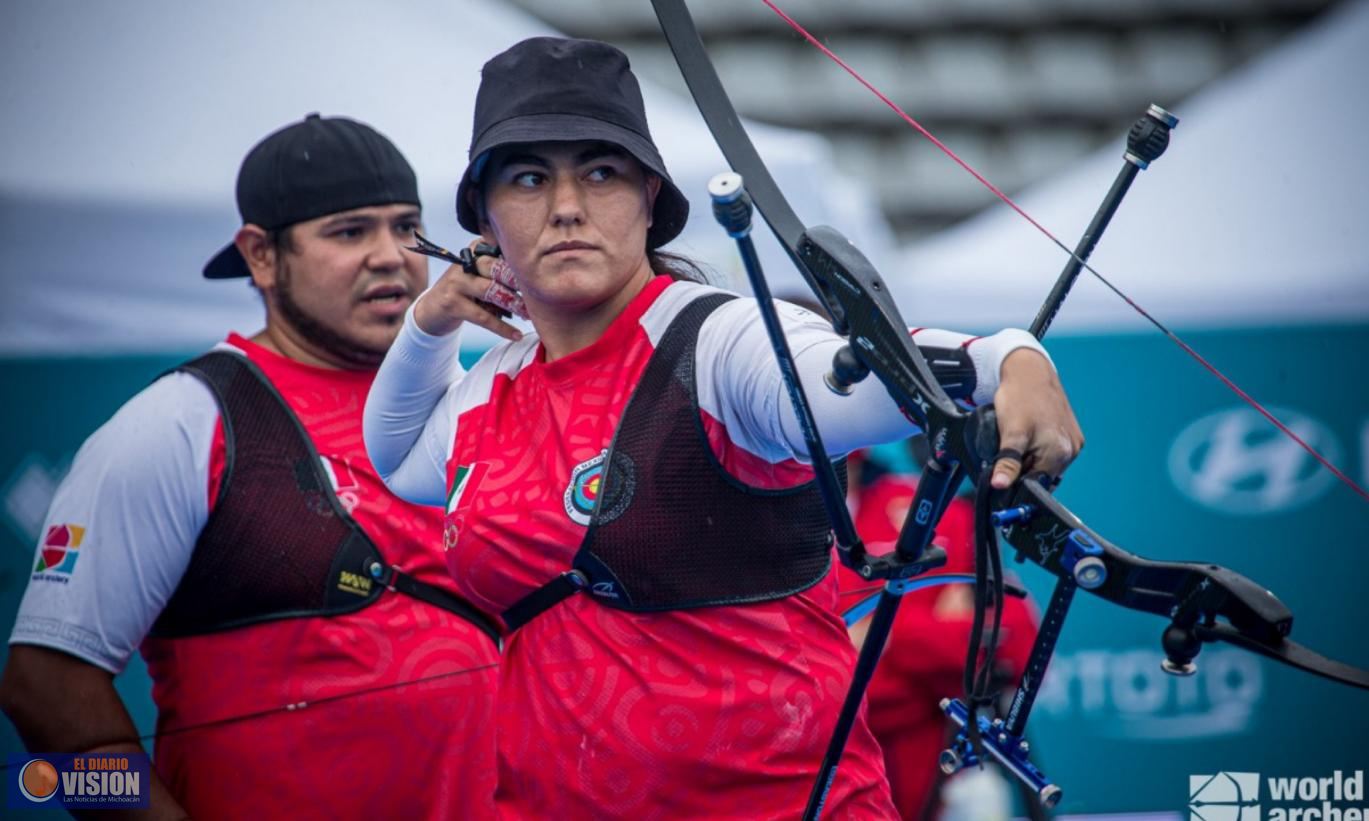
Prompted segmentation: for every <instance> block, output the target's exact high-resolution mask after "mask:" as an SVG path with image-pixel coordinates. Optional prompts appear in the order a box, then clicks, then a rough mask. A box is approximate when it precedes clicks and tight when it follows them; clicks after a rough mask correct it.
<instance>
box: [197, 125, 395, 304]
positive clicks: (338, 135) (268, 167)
mask: <svg viewBox="0 0 1369 821" xmlns="http://www.w3.org/2000/svg"><path fill="white" fill-rule="evenodd" d="M393 203H412V204H414V205H418V204H419V202H418V179H417V178H416V177H415V176H414V170H413V168H412V167H411V166H410V165H409V162H408V160H406V159H404V155H403V154H401V153H399V149H398V148H395V144H394V143H392V142H390V141H389V140H388V139H386V138H385V136H384V135H383V134H381V133H380V132H379V131H376V130H375V129H374V128H371V127H370V126H369V125H366V124H365V123H359V122H357V121H356V120H349V119H346V118H345V117H320V116H319V115H318V114H310V115H308V116H307V117H305V118H304V119H303V120H302V121H300V122H298V123H294V124H292V125H288V126H286V127H285V128H282V129H280V130H279V131H276V132H274V133H272V134H271V135H270V136H268V137H267V138H266V139H264V140H262V141H261V142H259V143H257V144H256V146H255V147H254V148H253V149H252V150H251V151H249V152H248V153H247V157H246V158H245V159H243V161H242V168H240V169H239V170H238V213H239V214H240V215H241V216H242V222H243V225H247V224H249V223H250V224H252V225H258V226H261V227H262V228H265V229H266V230H268V231H278V230H280V229H281V228H285V227H287V226H290V225H294V224H295V223H297V222H304V221H305V220H311V219H314V218H315V217H321V216H324V215H325V214H336V213H337V212H339V211H350V210H352V209H353V208H364V207H366V206H368V205H390V204H393ZM249 274H250V272H249V271H248V269H247V261H246V260H244V259H243V258H242V254H241V253H239V252H238V247H237V245H235V244H234V243H231V242H230V243H229V244H228V247H226V248H224V249H223V250H222V251H220V252H219V253H218V254H216V255H215V256H214V258H213V259H211V260H210V261H209V264H208V265H206V266H204V275H205V277H207V278H209V279H229V278H231V277H245V276H248V275H249Z"/></svg>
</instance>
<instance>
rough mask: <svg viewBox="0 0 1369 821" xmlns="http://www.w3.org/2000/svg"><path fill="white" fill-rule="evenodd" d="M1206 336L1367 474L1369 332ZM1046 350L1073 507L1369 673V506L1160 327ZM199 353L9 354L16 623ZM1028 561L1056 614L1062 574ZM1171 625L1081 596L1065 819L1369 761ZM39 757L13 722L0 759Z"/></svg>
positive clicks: (1324, 719) (1070, 685) (1302, 686)
mask: <svg viewBox="0 0 1369 821" xmlns="http://www.w3.org/2000/svg"><path fill="white" fill-rule="evenodd" d="M1189 336H1190V341H1191V342H1192V343H1193V344H1194V345H1195V347H1197V348H1198V349H1199V350H1201V351H1203V353H1204V355H1205V356H1207V357H1208V358H1209V359H1210V360H1212V362H1213V363H1214V364H1216V365H1217V366H1218V367H1221V368H1223V369H1225V370H1226V371H1227V373H1228V374H1229V375H1230V376H1231V377H1232V378H1233V379H1235V381H1236V382H1238V383H1239V384H1241V385H1242V386H1243V387H1244V388H1246V389H1247V390H1248V391H1250V392H1251V393H1252V394H1253V395H1254V396H1255V397H1256V398H1257V399H1259V400H1260V401H1261V402H1263V403H1265V404H1267V405H1269V406H1271V407H1273V408H1274V409H1276V413H1277V414H1278V415H1279V416H1280V417H1281V418H1282V419H1283V421H1284V422H1286V423H1287V424H1288V425H1289V426H1290V427H1291V428H1292V429H1293V430H1295V431H1297V432H1298V433H1299V435H1300V436H1303V437H1304V438H1306V439H1307V440H1308V441H1310V442H1311V443H1312V444H1313V445H1314V446H1315V447H1317V448H1318V449H1319V450H1321V451H1322V452H1323V453H1325V454H1326V455H1327V456H1328V457H1329V458H1331V459H1332V460H1333V461H1334V462H1335V463H1336V464H1338V465H1339V466H1340V467H1342V468H1343V469H1344V470H1346V472H1347V473H1349V474H1350V476H1351V477H1352V478H1354V479H1355V480H1356V481H1358V482H1360V483H1361V484H1364V483H1366V481H1367V480H1369V476H1366V474H1369V387H1367V386H1366V384H1365V382H1364V378H1363V377H1364V374H1365V373H1366V371H1365V370H1364V364H1363V363H1364V362H1365V360H1366V358H1369V326H1365V325H1357V326H1348V327H1331V328H1327V327H1317V328H1273V329H1238V330H1220V331H1217V330H1214V331H1204V332H1195V333H1192V334H1190V335H1189ZM1049 347H1050V349H1051V352H1052V355H1053V357H1054V358H1055V361H1056V364H1057V366H1058V368H1059V370H1060V373H1061V377H1062V379H1063V381H1064V383H1065V387H1066V389H1067V390H1068V391H1069V393H1070V396H1071V398H1072V400H1073V402H1074V405H1075V409H1076V411H1077V412H1078V415H1079V418H1080V422H1081V424H1082V425H1083V428H1084V431H1085V434H1086V436H1087V438H1088V444H1087V447H1086V449H1085V450H1084V453H1083V455H1082V456H1081V457H1080V459H1079V461H1078V462H1077V463H1076V464H1075V466H1074V467H1073V468H1072V469H1071V471H1070V473H1069V475H1068V477H1067V478H1066V481H1065V482H1064V484H1063V486H1062V487H1061V489H1060V491H1059V497H1060V498H1061V500H1062V501H1063V502H1064V503H1065V504H1066V505H1067V506H1068V507H1069V508H1070V509H1071V510H1073V511H1074V512H1075V513H1076V514H1077V515H1079V516H1080V518H1082V519H1083V520H1084V521H1085V522H1087V523H1088V524H1089V525H1090V526H1091V527H1093V528H1094V529H1095V530H1097V531H1099V532H1100V533H1102V534H1104V535H1105V536H1106V537H1107V538H1109V539H1110V540H1112V541H1113V542H1115V543H1116V544H1118V545H1120V546H1121V547H1124V548H1126V549H1127V550H1130V551H1132V552H1134V553H1138V554H1140V555H1143V556H1146V557H1149V558H1155V559H1168V560H1202V561H1208V562H1215V563H1217V564H1221V565H1224V566H1226V567H1229V568H1231V569H1233V570H1236V571H1238V572H1240V573H1242V574H1244V575H1246V576H1248V577H1250V578H1252V579H1254V580H1255V581H1257V582H1259V583H1261V584H1263V585H1265V586H1267V587H1268V588H1269V589H1270V590H1271V591H1272V592H1273V593H1274V594H1275V595H1276V596H1278V597H1279V598H1280V599H1281V600H1282V601H1283V602H1284V603H1285V604H1287V605H1288V607H1289V608H1290V609H1291V610H1292V611H1293V613H1294V614H1295V616H1296V618H1295V620H1294V627H1293V633H1292V637H1293V638H1294V639H1295V640H1297V641H1299V642H1301V643H1303V644H1305V645H1308V646H1310V647H1311V648H1313V649H1315V650H1317V651H1318V652H1321V653H1323V654H1325V655H1328V656H1331V657H1333V658H1336V659H1341V660H1345V661H1348V662H1350V663H1353V664H1358V665H1363V666H1369V633H1367V631H1366V630H1365V628H1364V627H1363V622H1362V621H1361V619H1362V614H1361V611H1360V610H1359V604H1360V603H1361V602H1363V601H1365V600H1369V502H1366V501H1365V500H1363V499H1361V498H1360V497H1358V496H1357V495H1356V494H1355V493H1354V492H1352V491H1351V490H1350V489H1348V488H1347V487H1345V486H1344V485H1342V484H1341V483H1339V482H1337V481H1336V480H1335V479H1334V478H1333V477H1331V476H1330V474H1329V473H1328V472H1327V471H1325V470H1324V469H1323V468H1321V467H1320V466H1318V465H1317V464H1316V463H1315V462H1314V461H1313V459H1312V458H1311V457H1310V456H1308V455H1307V454H1305V453H1304V452H1303V451H1302V450H1300V449H1299V448H1298V447H1297V445H1295V444H1293V443H1292V442H1290V441H1288V440H1287V439H1286V438H1285V437H1283V436H1282V435H1281V434H1279V433H1278V432H1277V431H1275V430H1274V428H1273V427H1272V426H1270V425H1269V424H1268V423H1267V422H1265V421H1264V420H1263V419H1262V418H1260V417H1259V416H1258V415H1257V414H1255V413H1254V412H1253V411H1251V410H1249V409H1248V408H1247V407H1246V406H1244V405H1243V404H1242V403H1241V402H1240V400H1239V399H1238V398H1237V397H1236V396H1235V395H1234V394H1232V393H1231V392H1230V391H1228V390H1227V389H1226V388H1224V387H1223V386H1222V385H1221V384H1220V383H1219V382H1218V381H1216V380H1215V379H1214V378H1212V377H1211V376H1210V375H1209V374H1208V373H1206V372H1205V371H1204V370H1203V369H1202V368H1201V367H1199V366H1198V365H1196V364H1195V363H1194V362H1193V361H1192V360H1190V359H1189V358H1188V357H1186V356H1185V355H1184V354H1183V353H1182V352H1181V351H1179V350H1178V349H1177V348H1175V347H1174V346H1173V345H1171V344H1170V343H1169V342H1168V341H1166V340H1165V339H1163V338H1160V337H1158V336H1150V335H1137V336H1130V335H1128V336H1092V337H1062V338H1059V339H1054V340H1051V341H1050V342H1049ZM182 358H184V357H179V356H160V357H141V358H119V359H100V358H89V359H9V360H0V387H2V388H3V391H4V395H5V396H7V397H9V401H8V402H6V403H5V406H4V410H3V430H4V431H5V436H4V439H3V441H0V520H3V524H0V631H3V632H4V633H5V635H8V633H9V630H10V628H11V626H12V624H13V620H14V614H15V611H16V609H17V607H18V604H19V600H20V597H21V596H22V594H23V590H24V586H25V584H26V583H27V581H28V579H29V578H30V576H31V575H32V574H33V572H34V566H35V561H36V559H35V554H34V548H35V544H36V542H37V538H38V530H39V528H40V527H41V525H42V521H43V516H44V513H45V510H46V505H47V500H48V499H49V498H50V497H51V495H52V492H53V489H54V487H55V485H56V483H57V482H58V481H59V480H60V478H61V476H62V474H63V472H64V471H65V470H66V467H67V466H68V465H69V464H70V461H71V458H72V457H73V455H74V454H75V451H76V449H77V448H78V447H79V446H80V443H81V441H82V440H83V439H84V438H85V437H86V436H87V435H88V434H89V433H90V432H91V431H92V430H94V429H95V427H97V426H98V425H99V424H101V423H102V422H103V421H104V420H105V419H106V418H108V417H109V415H110V414H111V413H112V412H113V411H114V410H115V409H116V408H117V407H118V406H119V405H120V404H122V402H123V401H124V400H125V399H127V398H128V397H129V396H130V395H131V394H132V393H134V392H135V391H137V390H138V389H139V388H141V387H142V386H143V385H145V384H147V383H148V382H149V381H151V380H152V379H153V378H155V377H156V375H157V374H158V373H160V372H161V371H162V370H164V369H166V368H167V367H169V366H171V365H173V364H175V363H176V362H177V361H180V359H182ZM1009 566H1010V567H1012V568H1013V569H1014V570H1016V572H1018V574H1019V575H1020V577H1021V578H1022V580H1023V581H1024V582H1025V583H1026V584H1027V586H1028V588H1029V589H1031V591H1032V593H1033V595H1034V596H1035V597H1036V600H1037V602H1038V604H1039V606H1040V607H1041V608H1044V605H1045V602H1046V600H1047V599H1048V597H1049V595H1050V588H1051V582H1052V577H1050V576H1048V575H1047V574H1046V573H1045V572H1044V571H1041V570H1040V569H1039V568H1035V567H1033V566H1030V565H1012V564H1010V565H1009ZM1165 626H1166V625H1165V622H1164V621H1163V620H1162V619H1158V618H1155V617H1153V616H1149V615H1146V614H1142V613H1134V612H1130V611H1126V610H1121V609H1119V608H1116V607H1114V606H1112V605H1111V604H1109V603H1107V602H1104V601H1101V600H1099V599H1096V598H1093V597H1091V596H1089V595H1087V594H1084V593H1081V594H1080V595H1079V596H1077V597H1076V598H1075V603H1074V606H1073V608H1072V610H1071V613H1070V618H1069V620H1068V621H1067V622H1066V624H1065V628H1064V635H1063V638H1062V639H1061V642H1060V645H1059V650H1058V653H1057V656H1056V659H1055V662H1054V664H1053V666H1052V668H1051V670H1050V675H1049V677H1048V680H1047V682H1046V684H1045V686H1044V688H1043V691H1042V693H1041V696H1040V699H1039V700H1038V701H1037V704H1036V711H1035V713H1034V714H1033V718H1032V721H1031V723H1030V729H1029V733H1030V736H1031V740H1032V743H1033V748H1034V750H1035V753H1036V757H1037V763H1038V766H1040V767H1041V768H1042V769H1043V770H1044V771H1045V772H1046V773H1047V774H1048V775H1049V776H1051V777H1052V778H1053V779H1054V780H1055V781H1056V783H1058V784H1059V785H1060V786H1062V787H1063V788H1064V793H1065V795H1064V800H1063V802H1062V803H1061V805H1060V811H1061V812H1064V813H1112V812H1142V811H1144V812H1179V813H1185V814H1187V813H1188V812H1189V811H1190V810H1192V809H1194V807H1193V806H1192V802H1193V801H1196V800H1199V799H1196V798H1194V796H1195V795H1196V794H1198V793H1201V794H1202V795H1204V796H1208V798H1207V799H1206V800H1212V801H1216V802H1217V803H1221V801H1222V800H1225V799H1221V798H1220V796H1219V798H1216V799H1213V798H1211V796H1212V795H1216V794H1217V791H1218V787H1220V786H1221V785H1222V784H1226V783H1228V782H1229V783H1230V784H1238V783H1247V781H1248V779H1247V780H1245V781H1243V780H1240V779H1236V778H1234V777H1233V778H1231V779H1220V780H1218V781H1212V782H1209V781H1208V779H1212V778H1213V776H1214V775H1215V774H1218V773H1232V774H1233V775H1240V776H1242V778H1245V777H1246V776H1249V775H1250V774H1257V775H1258V780H1257V781H1249V782H1248V783H1262V784H1265V785H1266V789H1265V790H1264V791H1263V793H1262V794H1261V795H1260V800H1261V801H1263V802H1264V803H1263V806H1264V809H1265V816H1266V817H1269V816H1270V815H1271V813H1272V811H1273V810H1274V809H1280V810H1288V809H1290V808H1294V807H1298V806H1302V805H1300V804H1298V803H1297V801H1296V800H1293V799H1289V801H1285V802H1284V803H1280V801H1281V800H1282V799H1276V798H1275V797H1274V796H1273V795H1271V794H1270V789H1269V788H1268V785H1269V784H1271V783H1274V782H1271V781H1270V779H1305V778H1316V779H1320V778H1326V779H1333V778H1335V777H1336V776H1335V775H1334V773H1335V771H1337V770H1339V771H1341V772H1342V773H1343V775H1344V778H1345V779H1350V778H1352V776H1353V774H1354V773H1355V772H1356V771H1357V770H1360V771H1362V770H1369V748H1367V747H1366V745H1365V739H1366V737H1369V692H1365V691H1359V690H1352V689H1350V688H1348V687H1345V686H1341V685H1337V684H1334V683H1332V682H1328V681H1324V680H1321V679H1318V678H1315V677H1313V676H1310V675H1307V674H1304V673H1299V672H1297V671H1294V670H1289V669H1286V668H1283V667H1280V666H1278V665H1276V664H1274V663H1272V662H1268V661H1266V660H1264V659H1262V658H1259V657H1257V656H1254V655H1251V654H1249V653H1246V652H1244V651H1241V650H1238V649H1236V648H1234V647H1227V646H1222V645H1217V646H1209V647H1208V648H1206V649H1205V650H1204V651H1203V653H1202V654H1201V655H1200V656H1199V657H1198V659H1197V665H1198V672H1197V674H1196V675H1195V676H1193V677H1190V678H1175V677H1172V676H1169V675H1167V674H1165V673H1163V672H1162V671H1161V670H1160V661H1161V659H1162V653H1161V650H1160V634H1161V633H1162V632H1163V630H1164V628H1165ZM118 686H119V690H120V693H121V694H122V695H123V696H124V698H125V701H126V702H127V704H128V707H129V710H130V712H131V713H132V715H133V717H134V719H135V721H136V723H137V725H138V727H139V729H140V731H141V732H144V733H149V734H150V733H151V732H152V728H153V722H154V716H155V713H154V708H153V706H152V703H151V699H150V696H149V683H148V680H147V676H146V672H145V669H144V668H143V667H142V665H141V664H140V663H134V664H133V665H131V666H130V669H129V670H128V671H126V672H125V673H124V674H123V675H121V676H120V677H119V678H118ZM947 695H956V694H953V693H947ZM149 746H151V745H149ZM21 750H22V745H21V743H20V741H19V739H18V737H17V735H16V734H15V732H14V730H13V728H12V727H11V726H10V725H9V723H8V722H0V752H3V753H6V754H9V753H17V752H20V751H21ZM1194 778H1196V779H1197V780H1196V781H1193V780H1191V779H1194ZM1277 783H1293V782H1284V781H1279V782H1277ZM1328 783H1331V782H1328ZM1195 791H1197V792H1195ZM1222 795H1224V793H1222ZM1238 798H1239V799H1240V800H1244V794H1242V796H1240V797H1238ZM1233 800H1236V799H1233ZM1313 805H1316V806H1320V801H1319V800H1318V801H1314V802H1312V804H1309V805H1308V806H1313ZM1344 806H1346V807H1348V806H1349V805H1348V804H1347V805H1344ZM1237 809H1238V810H1239V808H1238V807H1237ZM1195 817H1196V816H1195ZM1207 817H1209V818H1212V817H1223V818H1233V819H1234V818H1240V819H1243V820H1244V819H1246V818H1247V816H1246V815H1243V814H1238V815H1230V814H1228V815H1220V814H1219V815H1218V816H1212V815H1211V808H1210V807H1209V808H1208V816H1207ZM1289 817H1293V816H1289Z"/></svg>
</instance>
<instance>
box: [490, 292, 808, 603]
mask: <svg viewBox="0 0 1369 821" xmlns="http://www.w3.org/2000/svg"><path fill="white" fill-rule="evenodd" d="M734 298H735V297H733V296H732V295H730V294H717V295H710V296H705V297H701V298H699V299H697V300H695V301H694V302H693V303H691V304H690V305H689V306H688V307H686V308H685V309H684V310H683V311H682V312H681V313H680V314H679V315H678V316H677V317H676V318H675V320H674V321H673V322H672V323H671V324H670V327H669V328H667V329H666V332H665V334H664V335H663V336H662V338H661V340H660V344H659V345H658V346H657V347H656V350H655V351H654V352H653V353H652V355H651V359H650V360H649V361H648V362H647V366H646V370H645V372H644V373H643V375H642V378H641V381H640V382H639V383H638V385H637V387H636V388H635V389H634V391H633V393H632V397H631V398H630V399H629V400H628V404H627V408H626V409H625V410H624V411H623V417H622V419H621V420H620V421H619V423H618V429H617V431H616V432H615V433H614V437H613V442H612V444H611V446H610V447H609V451H608V455H607V457H606V459H605V470H604V472H603V478H602V479H601V489H600V493H599V496H598V499H597V502H596V505H595V508H594V513H593V515H592V517H591V519H590V524H589V529H588V532H587V533H586V535H585V541H584V542H583V543H582V545H581V546H580V550H579V551H578V552H577V553H576V555H575V558H574V560H573V563H572V566H573V570H572V571H571V572H568V573H565V574H562V575H561V576H559V577H557V579H554V580H553V581H551V582H549V583H548V584H547V585H545V586H544V587H542V588H539V589H538V590H536V591H534V592H533V593H531V594H529V595H528V596H527V597H525V598H524V599H523V600H521V601H520V602H518V603H517V604H515V605H514V606H513V607H511V608H510V609H509V610H508V611H506V612H505V614H504V620H505V622H506V623H507V624H508V626H509V628H510V629H516V628H517V627H519V626H521V625H522V624H525V623H526V622H527V621H529V620H530V619H531V618H532V617H534V616H535V615H537V614H538V613H540V612H542V611H543V610H546V609H547V608H549V607H551V606H552V605H554V604H556V603H557V602H559V601H560V600H561V599H564V598H565V597H566V596H568V595H570V594H572V593H574V592H576V591H578V590H580V589H585V590H586V591H587V592H588V593H590V594H591V595H593V596H594V597H595V599H596V600H598V601H599V602H601V603H602V604H604V605H607V606H609V607H614V608H618V609H622V610H632V611H637V612H647V611H661V610H681V609H686V608H695V607H709V606H716V605H729V604H742V603H747V602H762V601H771V600H774V599H780V598H784V597H786V596H791V595H793V594H795V593H798V592H800V591H803V590H806V589H807V588H809V587H812V586H813V585H814V584H817V582H818V581H820V580H821V579H822V578H823V577H824V576H826V575H827V572H828V570H829V569H830V566H831V532H830V531H831V525H830V523H829V522H828V521H827V516H826V513H825V510H824V508H823V506H822V500H821V499H820V498H818V493H817V489H816V485H815V484H814V483H812V482H809V483H807V484H804V485H800V486H798V487H794V488H788V489H783V490H763V489H759V488H753V487H749V486H747V485H744V484H742V483H741V482H739V481H738V480H736V479H735V478H733V477H732V476H730V475H728V473H727V472H726V471H725V470H724V469H723V467H722V465H721V464H719V463H718V460H717V457H716V456H715V455H714V453H713V450H712V448H711V447H710V446H709V443H708V438H707V435H706V433H705V432H704V427H703V422H702V421H701V419H700V415H699V403H698V393H697V387H696V382H695V372H694V371H695V365H694V350H695V344H696V342H697V339H698V335H699V328H700V326H701V325H702V324H703V321H704V319H706V318H707V317H708V315H709V314H711V313H712V312H713V311H714V310H715V309H716V308H717V307H718V306H719V305H722V304H723V303H724V302H727V301H729V300H731V299H734Z"/></svg>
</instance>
